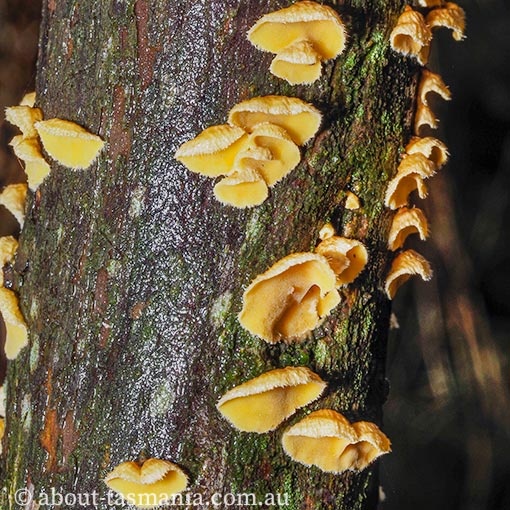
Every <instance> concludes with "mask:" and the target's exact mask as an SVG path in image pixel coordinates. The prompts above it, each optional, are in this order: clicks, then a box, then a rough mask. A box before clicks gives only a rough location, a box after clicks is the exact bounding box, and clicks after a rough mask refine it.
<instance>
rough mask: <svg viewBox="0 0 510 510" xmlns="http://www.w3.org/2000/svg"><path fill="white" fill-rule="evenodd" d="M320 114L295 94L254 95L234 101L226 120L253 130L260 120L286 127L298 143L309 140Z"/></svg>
mask: <svg viewBox="0 0 510 510" xmlns="http://www.w3.org/2000/svg"><path fill="white" fill-rule="evenodd" d="M321 120H322V115H321V113H320V112H319V110H317V108H315V107H314V106H312V105H311V104H308V103H305V102H304V101H302V100H301V99H298V98H296V97H285V96H263V97H254V98H252V99H248V100H246V101H242V102H241V103H239V104H237V105H235V106H234V107H233V108H232V109H231V110H230V113H229V114H228V123H229V124H231V125H233V126H239V127H241V128H242V129H245V130H246V131H249V132H252V131H253V129H254V128H255V126H257V125H258V124H262V123H263V122H269V123H271V124H276V125H277V126H280V127H282V128H283V129H285V130H286V131H287V132H288V133H289V135H290V137H291V138H292V140H293V141H294V142H295V143H296V144H297V145H303V144H304V143H305V142H307V141H308V140H310V139H311V138H312V137H313V136H314V135H315V133H317V130H318V129H319V126H320V124H321Z"/></svg>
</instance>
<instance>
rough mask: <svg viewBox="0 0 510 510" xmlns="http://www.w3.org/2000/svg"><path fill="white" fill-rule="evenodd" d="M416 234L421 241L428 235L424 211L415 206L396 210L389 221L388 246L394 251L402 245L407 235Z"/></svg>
mask: <svg viewBox="0 0 510 510" xmlns="http://www.w3.org/2000/svg"><path fill="white" fill-rule="evenodd" d="M411 234H418V236H419V238H420V239H421V240H422V241H425V240H426V239H427V237H428V235H429V226H428V222H427V218H426V216H425V214H424V212H423V211H422V210H421V209H418V208H417V207H413V208H411V209H409V208H407V207H402V208H400V209H398V210H397V213H396V214H395V216H394V217H393V221H392V223H391V228H390V233H389V236H388V248H389V249H390V250H391V251H396V250H398V249H399V248H402V247H403V246H404V243H405V241H406V239H407V238H408V236H410V235H411Z"/></svg>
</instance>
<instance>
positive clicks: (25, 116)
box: [5, 106, 43, 138]
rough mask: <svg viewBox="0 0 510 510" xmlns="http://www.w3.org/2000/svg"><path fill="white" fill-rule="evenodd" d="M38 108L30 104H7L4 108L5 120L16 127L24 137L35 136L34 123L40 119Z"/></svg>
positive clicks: (40, 112)
mask: <svg viewBox="0 0 510 510" xmlns="http://www.w3.org/2000/svg"><path fill="white" fill-rule="evenodd" d="M42 118H43V115H42V111H41V109H40V108H31V107H30V106H9V107H8V108H6V109H5V120H7V121H8V122H10V123H11V124H13V125H14V126H16V127H18V128H19V130H20V131H21V132H22V133H23V137H24V138H35V137H37V131H36V129H35V126H34V124H35V123H36V122H39V121H40V120H42Z"/></svg>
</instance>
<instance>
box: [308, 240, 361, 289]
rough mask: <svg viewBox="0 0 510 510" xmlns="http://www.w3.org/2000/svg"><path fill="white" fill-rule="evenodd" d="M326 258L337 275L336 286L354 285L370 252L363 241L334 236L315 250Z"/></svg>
mask: <svg viewBox="0 0 510 510" xmlns="http://www.w3.org/2000/svg"><path fill="white" fill-rule="evenodd" d="M315 251H316V252H317V253H319V254H320V255H323V256H324V257H326V259H327V261H328V263H329V265H330V266H331V269H333V271H334V272H335V274H336V285H337V287H340V286H342V285H347V284H349V283H352V282H353V281H354V280H355V279H356V278H357V276H358V275H359V274H360V273H361V271H363V269H364V267H365V266H366V264H367V262H368V252H367V249H366V248H365V246H364V245H363V243H362V242H361V241H358V240H356V239H348V238H346V237H340V236H332V237H329V238H328V239H325V240H324V241H322V242H321V243H320V244H319V245H318V246H317V248H316V250H315Z"/></svg>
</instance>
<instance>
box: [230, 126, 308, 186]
mask: <svg viewBox="0 0 510 510" xmlns="http://www.w3.org/2000/svg"><path fill="white" fill-rule="evenodd" d="M248 146H249V148H250V150H249V151H245V152H243V153H242V154H240V155H239V156H238V158H237V160H236V162H239V165H240V167H241V168H242V165H243V162H242V161H239V160H240V159H242V160H244V162H245V163H246V161H247V160H252V161H251V164H252V165H253V166H252V168H256V170H257V172H258V173H259V174H260V175H261V177H262V178H263V179H264V180H265V181H266V183H267V185H268V186H274V185H275V184H276V183H277V182H278V181H280V180H281V179H283V177H285V176H286V175H287V174H288V173H289V172H291V171H292V170H294V168H296V166H297V165H298V163H299V161H300V160H301V153H300V152H299V148H298V146H297V145H296V144H295V143H294V142H293V141H292V138H291V137H290V136H289V134H288V133H287V131H286V130H285V129H283V128H281V127H280V126H276V125H275V124H269V123H267V122H264V123H262V124H259V125H257V126H255V128H254V129H253V131H252V133H251V135H250V136H249V138H248ZM256 149H257V150H256ZM260 151H261V152H260ZM267 155H270V157H267ZM253 156H255V157H253ZM248 162H249V161H248Z"/></svg>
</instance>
